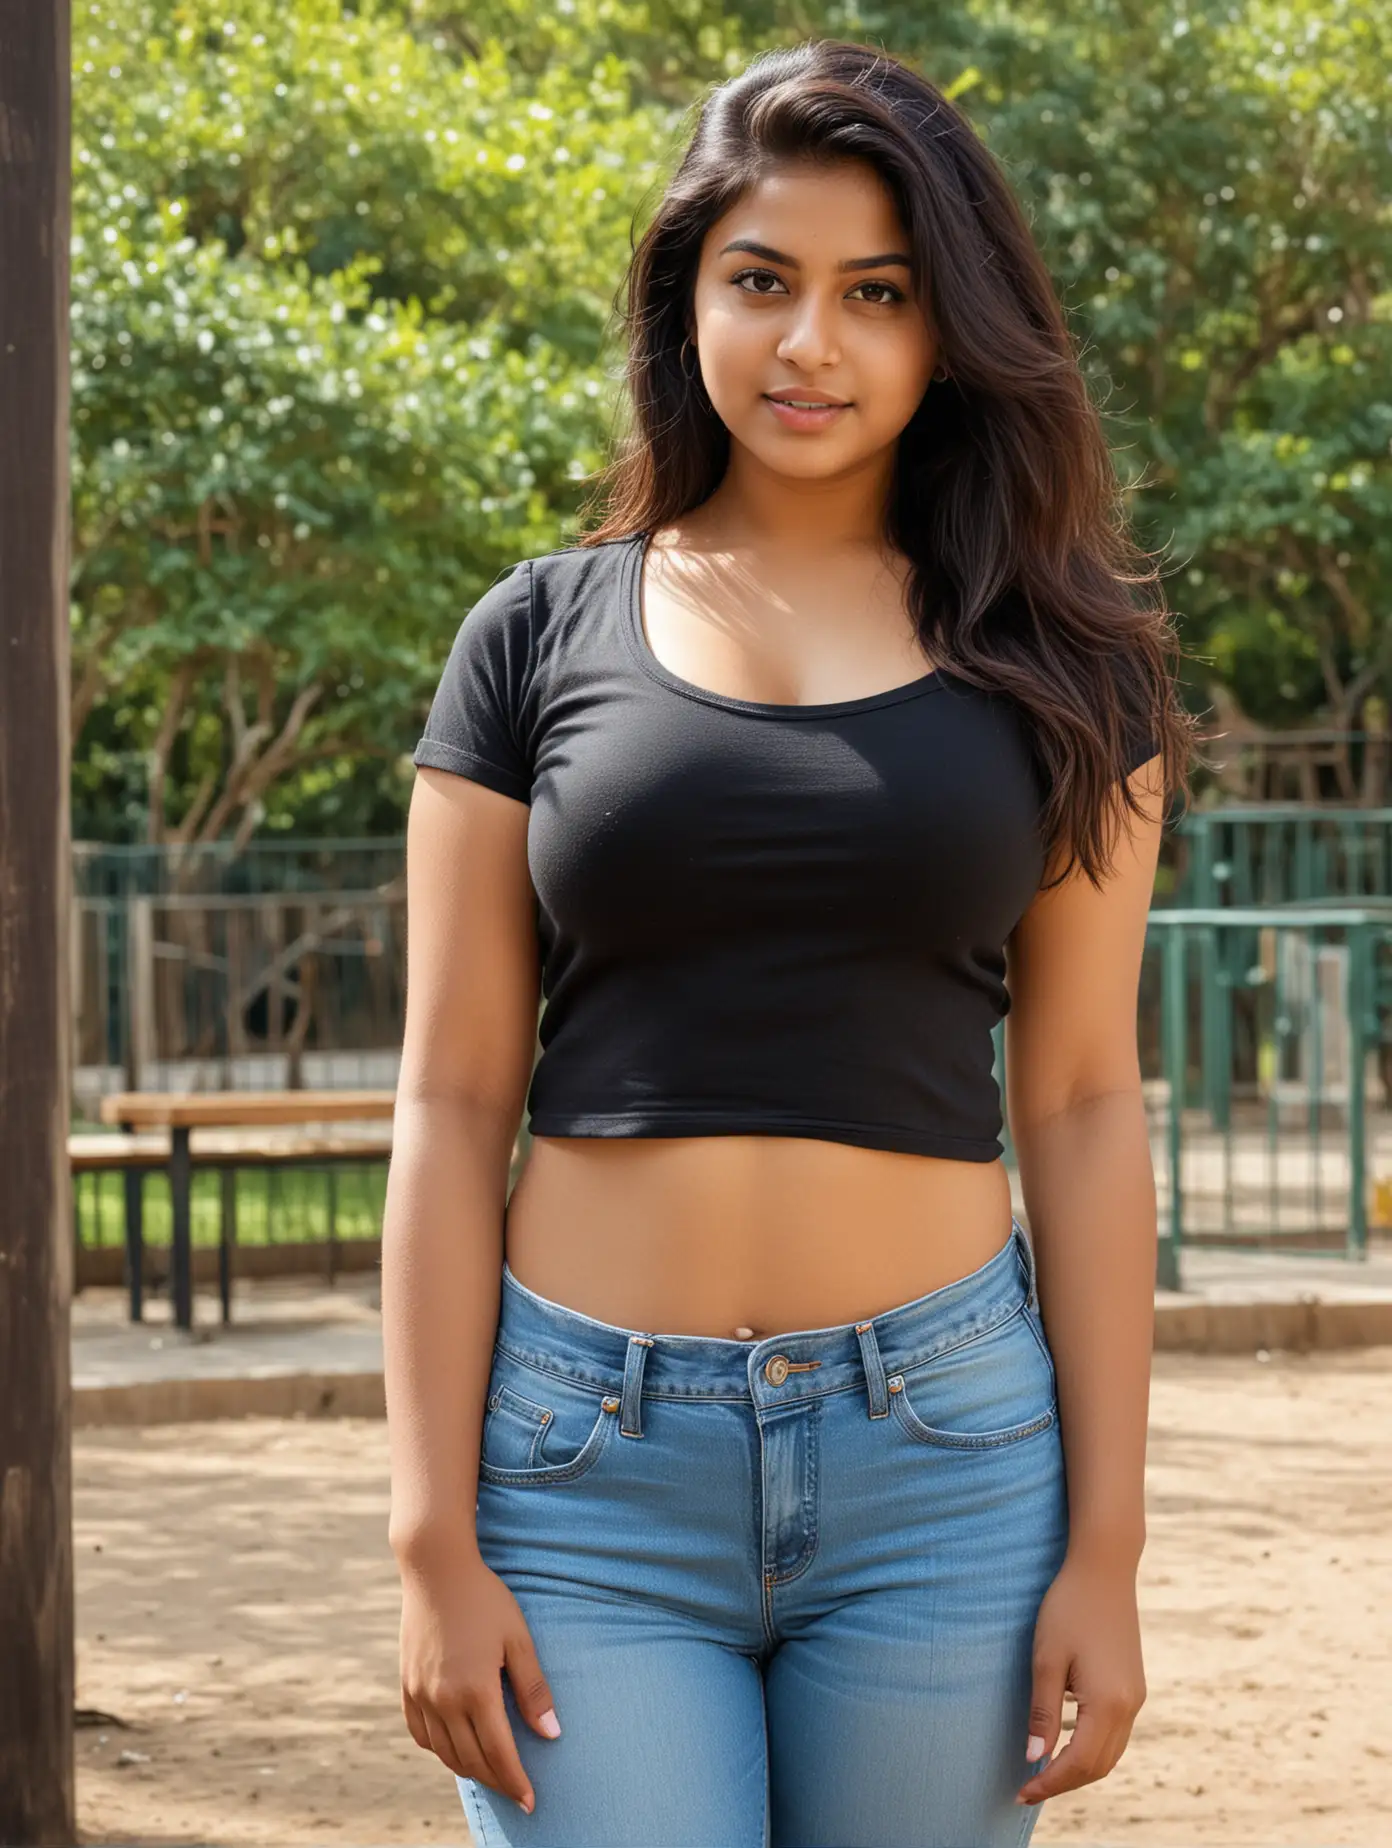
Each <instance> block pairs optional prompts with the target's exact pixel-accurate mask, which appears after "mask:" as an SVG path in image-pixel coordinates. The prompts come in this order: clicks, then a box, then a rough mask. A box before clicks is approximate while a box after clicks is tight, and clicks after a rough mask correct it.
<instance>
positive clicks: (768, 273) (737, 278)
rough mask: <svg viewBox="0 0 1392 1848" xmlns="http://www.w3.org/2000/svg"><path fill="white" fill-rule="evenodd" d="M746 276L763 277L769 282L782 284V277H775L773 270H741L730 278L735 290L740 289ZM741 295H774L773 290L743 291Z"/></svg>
mask: <svg viewBox="0 0 1392 1848" xmlns="http://www.w3.org/2000/svg"><path fill="white" fill-rule="evenodd" d="M746 276H761V277H764V278H766V279H767V280H768V281H769V282H777V283H780V284H781V282H782V278H781V277H779V276H775V275H774V273H773V271H772V270H766V269H746V270H740V271H738V272H737V273H736V274H735V275H733V276H732V277H731V278H730V281H731V283H732V284H733V286H734V287H735V288H739V285H740V284H741V283H742V282H743V281H744V279H745V277H746ZM740 293H741V294H742V295H772V294H773V290H772V289H741V290H740Z"/></svg>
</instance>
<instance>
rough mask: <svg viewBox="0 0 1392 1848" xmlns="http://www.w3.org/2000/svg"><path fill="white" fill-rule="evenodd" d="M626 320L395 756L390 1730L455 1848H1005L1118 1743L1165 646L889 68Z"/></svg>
mask: <svg viewBox="0 0 1392 1848" xmlns="http://www.w3.org/2000/svg"><path fill="white" fill-rule="evenodd" d="M630 283H631V294H630V308H629V322H630V333H631V343H630V358H629V383H630V385H631V396H632V402H633V406H634V410H635V416H636V427H635V429H634V431H633V434H632V436H631V439H630V440H629V441H628V442H627V444H625V445H624V447H623V449H622V451H621V453H620V456H619V459H618V460H617V462H616V463H615V465H614V467H613V468H612V470H611V471H610V473H609V475H608V476H607V477H606V478H605V480H604V482H603V487H604V490H605V495H604V498H605V502H606V506H605V510H604V517H603V518H602V520H601V523H600V524H599V525H598V526H597V527H595V528H594V530H592V531H590V532H588V533H586V534H585V535H584V536H583V537H582V538H581V539H579V541H578V542H577V543H576V544H574V545H572V546H568V547H563V548H560V549H558V550H557V551H554V552H551V553H548V554H547V555H545V556H544V557H540V558H534V559H529V560H522V561H520V562H519V563H518V564H517V565H516V567H515V568H513V569H512V570H511V571H510V572H509V573H508V574H506V575H505V576H504V577H502V578H501V579H500V580H499V581H498V582H496V583H495V584H494V585H492V586H491V587H490V589H489V590H488V591H487V592H486V593H485V594H484V596H483V597H482V598H481V600H480V601H479V602H478V603H477V605H476V606H475V607H474V608H473V610H471V611H470V612H469V614H468V616H467V617H466V619H465V620H464V622H463V624H462V626H461V628H460V630H459V633H458V635H457V637H456V639H455V643H454V647H453V651H452V652H451V654H450V657H449V661H448V664H447V665H446V667H445V670H444V674H443V678H442V680H441V683H440V687H439V691H438V693H437V695H436V698H435V702H434V705H433V707H432V710H431V713H430V717H429V720H428V722H427V725H426V730H425V735H424V737H423V738H422V739H421V742H420V745H419V747H418V749H417V752H416V763H417V764H418V765H419V766H421V768H420V773H419V777H418V780H417V785H416V789H415V792H414V795H413V800H412V805H411V814H410V823H409V835H408V869H409V870H408V884H409V912H410V930H409V971H410V995H409V1005H408V1008H407V1018H406V1028H405V1043H404V1049H403V1064H402V1069H401V1077H400V1084H399V1089H398V1094H397V1110H396V1127H395V1135H394V1152H393V1158H392V1165H391V1174H390V1182H389V1191H388V1198H387V1206H386V1215H385V1224H384V1246H383V1312H384V1334H385V1342H386V1366H387V1386H388V1405H389V1415H390V1437H391V1449H392V1511H391V1529H390V1538H391V1544H392V1547H393V1550H394V1553H395V1556H396V1559H397V1561H398V1564H399V1566H400V1569H401V1576H402V1585H403V1608H402V1633H401V1661H402V1690H403V1706H404V1710H405V1716H406V1720H407V1724H408V1726H409V1728H410V1731H411V1733H412V1735H413V1736H414V1738H415V1740H416V1742H417V1743H418V1744H419V1745H421V1746H422V1747H424V1748H426V1749H427V1750H429V1751H432V1752H434V1753H435V1754H437V1755H438V1756H439V1758H440V1759H441V1760H442V1761H443V1763H444V1764H445V1765H447V1766H448V1767H449V1768H450V1769H451V1770H452V1771H453V1772H454V1773H455V1774H456V1777H457V1779H458V1782H459V1790H460V1794H461V1797H462V1799H463V1802H464V1805H465V1809H466V1812H467V1815H468V1818H469V1822H470V1824H471V1827H472V1831H473V1835H474V1839H475V1840H476V1841H477V1842H479V1843H480V1844H488V1845H489V1848H493V1845H494V1844H498V1843H517V1844H524V1843H525V1844H562V1843H564V1844H566V1848H582V1845H587V1844H593V1845H594V1848H601V1845H604V1848H610V1845H618V1844H624V1845H636V1844H642V1845H643V1848H656V1845H658V1844H695V1843H700V1844H706V1845H718V1848H744V1845H745V1844H749V1848H764V1845H765V1844H772V1845H773V1848H779V1845H783V1848H809V1845H810V1844H814V1843H826V1844H836V1845H837V1848H846V1845H847V1844H850V1843H866V1844H884V1845H885V1848H890V1845H891V1844H892V1845H893V1848H907V1845H908V1844H911V1843H912V1844H915V1845H927V1844H953V1845H954V1848H962V1844H972V1845H973V1848H979V1845H983V1844H997V1843H1001V1844H1004V1843H1019V1842H1023V1841H1025V1840H1026V1839H1027V1838H1028V1836H1029V1834H1030V1832H1031V1829H1032V1825H1033V1822H1034V1820H1035V1816H1036V1812H1037V1806H1038V1804H1039V1802H1040V1801H1042V1800H1043V1799H1044V1798H1046V1797H1049V1796H1053V1795H1055V1794H1057V1793H1059V1792H1061V1791H1065V1790H1069V1789H1073V1788H1076V1787H1077V1786H1079V1785H1082V1784H1085V1783H1087V1782H1089V1781H1091V1780H1093V1779H1096V1778H1100V1777H1103V1776H1105V1775H1106V1773H1107V1772H1108V1771H1109V1770H1110V1769H1111V1768H1112V1766H1113V1765H1114V1764H1115V1763H1116V1761H1117V1759H1118V1757H1119V1756H1120V1754H1121V1752H1122V1750H1123V1748H1124V1747H1125V1744H1126V1741H1127V1737H1128V1735H1129V1732H1130V1729H1131V1725H1132V1722H1133V1720H1134V1719H1135V1716H1136V1713H1137V1710H1138V1709H1139V1707H1140V1705H1141V1703H1142V1700H1143V1698H1144V1676H1143V1671H1142V1661H1141V1649H1140V1641H1139V1625H1138V1620H1137V1609H1136V1586H1135V1580H1136V1569H1137V1565H1138V1561H1139V1557H1140V1553H1141V1549H1142V1545H1143V1536H1144V1516H1143V1497H1142V1481H1143V1470H1144V1448H1145V1433H1146V1416H1147V1402H1148V1384H1149V1356H1150V1351H1151V1332H1152V1313H1153V1287H1154V1265H1155V1196H1154V1188H1153V1180H1152V1170H1151V1161H1150V1152H1149V1146H1148V1141H1147V1133H1146V1121H1145V1114H1144V1109H1143V1104H1142V1096H1141V1089H1140V1079H1139V1072H1138V1061H1137V1050H1136V1032H1135V1023H1136V1001H1137V984H1138V977H1139V967H1140V961H1141V953H1142V945H1143V938H1144V931H1145V919H1146V912H1147V908H1148V904H1149V900H1150V895H1151V887H1152V880H1153V875H1154V871H1155V866H1156V860H1157V854H1158V847H1159V837H1160V830H1161V825H1162V811H1163V806H1164V798H1165V796H1166V794H1167V793H1168V792H1169V790H1170V789H1171V788H1172V787H1174V786H1175V785H1176V784H1177V783H1178V781H1179V779H1180V777H1181V775H1182V771H1183V768H1184V764H1185V762H1186V751H1187V749H1188V746H1189V742H1190V740H1189V734H1188V731H1187V729H1186V728H1187V726H1188V724H1189V723H1190V721H1188V720H1187V719H1186V718H1185V716H1184V715H1183V713H1182V711H1181V710H1180V708H1179V706H1178V702H1177V699H1176V697H1175V690H1174V684H1173V678H1172V675H1171V673H1170V672H1169V661H1170V658H1171V656H1173V655H1174V654H1175V653H1177V652H1178V649H1177V643H1176V641H1175V638H1174V636H1173V633H1172V631H1171V628H1170V624H1169V618H1168V616H1167V613H1166V611H1165V609H1164V606H1163V602H1162V601H1161V599H1160V597H1159V595H1158V592H1157V589H1156V580H1155V575H1154V573H1153V572H1150V571H1148V570H1145V569H1141V568H1138V560H1139V561H1142V562H1143V559H1144V555H1143V554H1140V553H1139V552H1138V551H1136V550H1134V549H1133V547H1132V544H1131V542H1130V541H1129V540H1127V539H1126V538H1125V537H1124V522H1123V521H1122V520H1120V519H1119V518H1117V517H1116V503H1117V491H1116V484H1115V481H1114V478H1113V476H1112V474H1111V470H1110V464H1109V459H1108V453H1107V448H1106V444H1105V441H1104V439H1103V436H1102V434H1101V431H1100V428H1099V423H1098V420H1097V417H1096V415H1095V413H1094V411H1093V410H1092V408H1091V407H1090V405H1089V402H1088V398H1087V394H1086V391H1085V388H1084V385H1083V382H1082V380H1081V377H1080V375H1079V371H1078V368H1077V365H1076V363H1075V358H1074V355H1073V353H1072V350H1071V347H1070V344H1069V340H1068V336H1067V333H1066V330H1065V324H1064V320H1063V316H1062V313H1061V311H1060V308H1059V306H1058V304H1057V301H1056V299H1055V296H1054V294H1053V292H1052V289H1051V287H1050V284H1049V281H1048V277H1047V274H1046V271H1045V269H1044V267H1043V265H1042V263H1041V260H1040V258H1039V256H1038V254H1037V252H1036V249H1035V247H1034V245H1033V242H1032V240H1031V238H1030V235H1029V232H1028V230H1027V227H1026V225H1025V223H1024V220H1023V218H1022V215H1021V213H1020V211H1019V208H1018V206H1017V205H1016V203H1015V202H1014V200H1013V199H1012V197H1011V195H1010V192H1009V190H1008V188H1007V186H1006V184H1005V182H1004V181H1003V179H1002V177H1001V174H1000V172H999V170H998V168H997V166H996V164H995V162H994V161H993V160H992V159H991V157H990V156H989V155H988V154H987V153H986V152H985V150H984V149H983V148H982V147H981V145H980V144H979V142H978V141H977V139H976V138H975V136H974V135H973V133H972V131H971V129H970V128H969V126H968V124H967V123H966V121H965V120H964V118H963V117H962V116H961V115H960V114H959V113H958V112H957V111H956V110H955V109H954V108H953V106H952V105H951V104H950V103H948V102H947V101H946V100H945V99H944V98H943V97H942V96H941V94H940V93H939V92H938V91H937V90H935V89H934V88H933V87H932V85H930V84H928V83H926V82H925V81H924V80H923V79H922V78H920V77H918V76H917V75H915V74H914V73H913V72H911V71H909V70H907V69H905V68H903V67H901V66H899V65H897V64H896V63H894V62H893V61H892V60H890V59H887V58H885V57H883V56H880V55H878V54H875V53H873V52H871V51H868V50H865V49H862V48H860V47H858V46H855V45H848V44H841V43H836V42H825V41H823V42H817V43H812V44H807V45H804V46H802V47H800V48H798V49H796V50H793V51H790V52H780V53H778V54H776V55H770V56H766V57H763V58H761V59H759V60H758V61H757V62H756V63H755V64H754V65H752V66H751V67H750V68H749V69H748V70H747V71H745V72H744V73H743V74H742V75H741V76H740V77H739V78H738V79H736V80H734V81H732V82H730V83H728V84H726V85H724V86H723V87H722V88H720V89H719V90H717V91H716V92H715V93H714V94H713V95H712V96H711V98H710V99H709V100H708V101H707V103H706V105H705V107H704V109H703V111H702V113H701V117H700V121H699V125H698V126H697V128H696V132H695V136H694V139H693V141H692V144H691V146H690V148H689V150H688V151H687V153H686V156H685V158H684V160H683V162H682V165H681V168H680V171H679V172H678V173H677V175H676V177H675V179H674V180H673V182H672V184H671V186H670V187H669V188H668V190H667V192H666V195H665V197H664V198H663V200H662V202H661V204H660V206H659V208H658V210H657V213H656V216H655V218H654V220H653V222H652V224H651V226H650V228H649V229H648V231H647V233H646V235H645V236H644V237H643V239H642V241H641V243H640V245H639V246H638V249H637V252H636V256H635V260H634V263H633V269H632V274H631V278H630ZM1146 797H1150V798H1151V800H1150V801H1149V802H1146V801H1145V800H1144V798H1146ZM1109 849H1110V850H1111V851H1110V853H1109V851H1108V850H1109ZM542 997H544V1000H545V1007H544V1010H543V1012H542V1014H541V1024H540V1041H541V1054H540V1059H539V1061H538V1063H537V1065H536V1069H535V1072H534V1074H533V1073H532V1061H533V1053H534V1050H535V1037H536V1033H535V1029H536V1020H537V1008H538V1005H539V1001H540V999H541V998H542ZM1007 1009H1009V1010H1010V1037H1009V1039H1008V1041H1007V1055H1008V1056H1007V1062H1006V1064H1007V1072H1008V1102H1009V1111H1010V1121H1011V1130H1012V1135H1013V1140H1014V1144H1015V1149H1016V1152H1017V1156H1018V1162H1019V1171H1020V1175H1021V1180H1022V1185H1023V1193H1024V1199H1025V1202H1026V1205H1027V1211H1028V1217H1029V1224H1030V1230H1031V1234H1032V1236H1031V1237H1029V1238H1027V1237H1026V1235H1025V1231H1024V1228H1023V1227H1022V1226H1021V1225H1020V1223H1019V1222H1018V1220H1016V1219H1015V1218H1014V1216H1013V1213H1012V1206H1011V1191H1010V1184H1009V1179H1008V1176H1007V1174H1006V1171H1005V1168H1004V1167H1003V1165H1002V1163H1001V1159H1000V1157H1001V1153H1002V1145H1001V1142H1000V1139H999V1136H998V1131H999V1130H1000V1128H1001V1117H1000V1110H999V1101H1000V1100H999V1094H998V1092H997V1088H996V1084H995V1079H994V1077H993V1053H994V1047H993V1044H992V1040H991V1030H992V1028H993V1026H994V1025H995V1024H996V1022H997V1021H998V1020H999V1019H1000V1018H1001V1016H1002V1015H1003V1014H1004V1013H1005V1012H1006V1011H1007ZM529 1075H530V1080H531V1081H530V1090H528V1079H529ZM524 1094H525V1102H526V1105H527V1107H528V1109H529V1112H530V1123H531V1130H532V1135H533V1138H534V1140H533V1145H532V1151H531V1155H530V1159H529V1161H528V1163H527V1166H526V1169H525V1172H524V1173H523V1174H522V1176H521V1178H520V1180H519V1181H518V1183H517V1185H516V1187H515V1188H514V1190H513V1193H512V1196H511V1199H510V1200H508V1199H507V1198H506V1191H507V1176H508V1172H509V1161H510V1155H511V1151H512V1149H513V1144H514V1138H515V1135H516V1132H517V1129H518V1125H519V1119H520V1116H521V1112H522V1108H523V1103H524ZM1003 1241H1004V1242H1003ZM1036 1246H1037V1249H1038V1268H1037V1288H1036V1268H1035V1256H1034V1249H1035V1247H1036ZM1065 1688H1071V1689H1072V1691H1073V1692H1074V1694H1075V1696H1076V1698H1077V1703H1078V1720H1077V1725H1076V1728H1075V1730H1074V1733H1073V1736H1072V1739H1071V1742H1070V1743H1068V1744H1067V1745H1066V1746H1065V1747H1064V1749H1063V1750H1062V1751H1061V1752H1059V1753H1058V1755H1057V1757H1053V1758H1052V1759H1051V1753H1052V1752H1053V1749H1054V1747H1055V1745H1056V1744H1057V1742H1058V1735H1059V1731H1060V1724H1061V1719H1062V1704H1063V1696H1064V1691H1065Z"/></svg>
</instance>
